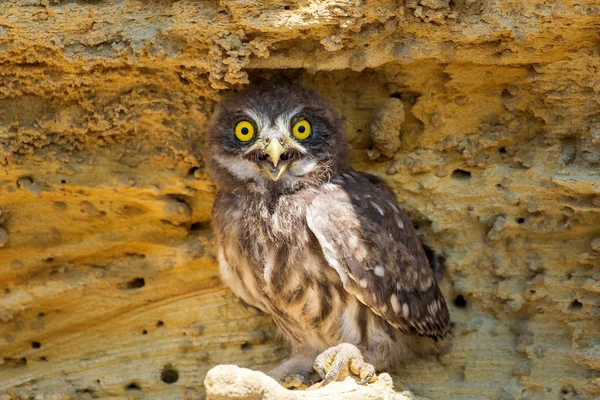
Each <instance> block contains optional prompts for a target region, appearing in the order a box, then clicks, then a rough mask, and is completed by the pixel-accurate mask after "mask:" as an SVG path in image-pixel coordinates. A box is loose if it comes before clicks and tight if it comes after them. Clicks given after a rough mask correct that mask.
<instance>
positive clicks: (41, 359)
mask: <svg viewBox="0 0 600 400" xmlns="http://www.w3.org/2000/svg"><path fill="white" fill-rule="evenodd" d="M40 361H48V359H47V358H46V357H40Z"/></svg>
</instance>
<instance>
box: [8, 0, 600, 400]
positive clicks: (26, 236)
mask: <svg viewBox="0 0 600 400" xmlns="http://www.w3.org/2000/svg"><path fill="white" fill-rule="evenodd" d="M599 22H600V7H599V5H598V3H597V1H596V0H582V1H578V2H568V1H565V0H557V1H552V2H548V1H542V0H532V1H526V2H517V1H493V0H468V1H466V0H465V1H447V0H407V1H403V2H399V1H396V0H381V1H368V2H367V1H359V0H336V1H318V0H306V1H299V2H295V1H284V2H280V1H271V0H265V1H255V2H249V1H239V0H235V1H191V0H182V1H153V2H144V1H134V0H119V1H117V0H107V1H62V0H27V1H25V0H6V1H3V2H2V5H1V6H0V46H1V48H2V51H1V52H0V61H1V62H0V73H1V75H2V85H0V399H2V400H4V399H40V400H42V399H87V398H102V399H121V398H134V399H138V398H139V399H143V398H148V399H151V398H152V399H158V398H160V399H196V398H204V397H205V396H206V390H205V388H204V381H205V377H206V374H207V372H208V371H209V370H210V369H211V368H213V367H215V366H217V365H219V364H236V365H238V366H240V367H243V368H250V369H252V370H254V371H267V370H268V369H270V368H271V367H273V366H274V365H276V364H277V363H278V362H280V361H281V360H283V359H285V358H286V357H287V356H288V349H287V348H286V346H285V344H282V343H280V342H279V341H278V340H277V339H276V331H275V329H274V326H273V323H272V321H271V319H270V318H269V316H267V315H262V314H260V313H258V312H257V311H255V310H253V309H251V308H246V307H244V306H243V305H242V304H241V303H240V302H239V301H238V299H237V298H236V297H235V296H233V295H232V294H231V292H230V291H229V290H228V289H227V288H226V287H224V286H223V285H222V283H221V282H220V280H219V278H218V268H217V262H216V259H215V254H214V248H213V239H212V233H211V230H210V210H211V206H212V202H213V199H214V196H215V193H216V188H215V186H214V184H213V183H212V182H210V180H209V179H208V176H207V173H206V170H205V165H204V157H203V154H202V152H203V147H204V141H205V138H206V136H207V131H206V127H207V119H208V118H209V117H210V114H211V111H212V109H213V106H214V105H215V103H216V102H217V101H219V99H221V98H222V97H223V96H224V95H225V94H226V93H227V92H228V91H229V90H237V89H239V88H242V87H243V86H245V85H246V84H248V83H253V82H260V81H265V80H291V81H298V82H300V83H302V84H304V85H306V86H309V87H312V88H315V89H317V90H318V91H320V92H321V93H322V94H323V95H324V96H325V97H326V99H327V100H328V101H330V102H331V104H332V105H333V106H334V108H335V109H336V110H337V111H338V112H339V114H340V115H341V117H342V121H343V124H344V129H345V133H346V135H347V137H348V140H349V143H350V147H351V161H352V164H353V166H354V167H355V168H356V169H358V170H363V171H370V172H372V173H375V174H378V175H380V176H382V177H384V178H385V179H387V181H388V182H389V183H390V184H391V186H392V187H393V188H394V190H395V191H396V193H397V195H398V199H399V201H400V202H401V203H402V204H403V205H404V208H405V209H406V210H407V212H408V213H409V214H410V216H411V218H412V220H413V222H414V224H415V226H416V227H417V231H418V233H419V235H420V236H421V237H422V240H423V241H424V242H425V243H427V244H428V245H429V246H431V247H432V248H433V249H435V250H436V251H438V252H440V253H442V254H443V255H444V256H445V257H446V260H447V271H446V274H445V276H444V278H443V280H442V281H441V284H440V286H441V289H442V291H443V292H444V294H445V296H446V298H447V299H448V302H449V306H450V312H451V318H452V320H453V321H454V322H455V324H456V330H455V335H454V336H455V337H454V340H453V348H452V350H451V351H450V352H449V353H448V354H445V355H443V356H440V357H437V358H435V357H434V358H427V359H420V360H409V361H407V362H406V364H404V365H403V366H401V367H400V368H399V369H398V370H396V371H389V373H390V375H391V377H392V378H393V381H394V388H395V389H394V390H395V392H397V394H400V393H402V391H404V390H407V391H410V392H411V393H414V395H415V396H422V397H425V398H428V399H561V398H562V399H594V398H597V397H599V396H600V371H599V369H600V341H599V340H598V337H599V332H600V313H599V310H600V308H599V306H600V289H599V288H600V268H599V267H600V251H599V250H598V249H599V248H600V245H599V244H598V238H599V237H600V174H599V172H600V114H599V111H598V110H600V89H599V88H600V74H599V73H598V66H599V65H600V51H599V49H600V47H599V41H598V33H597V30H598V29H597V28H598V24H599ZM390 99H393V100H390ZM391 103H393V104H394V107H393V108H394V109H396V110H398V113H399V112H400V110H402V112H403V117H402V118H400V116H399V114H398V115H396V114H394V115H391V114H387V117H390V118H389V119H390V120H391V119H394V118H391V117H396V118H395V119H394V120H395V121H396V122H395V123H397V124H398V126H395V127H389V126H387V125H385V126H382V127H380V128H377V129H379V130H378V131H377V130H376V132H374V133H377V134H379V133H381V136H378V135H373V132H372V131H371V126H372V122H373V121H374V118H375V114H376V112H377V110H383V109H387V108H386V106H385V105H386V104H387V105H389V104H391ZM382 107H383V108H382ZM383 120H384V121H386V120H387V119H386V118H384V119H383ZM376 121H378V120H376ZM375 125H377V124H375ZM377 126H378V125H377ZM390 132H391V134H390ZM396 132H397V133H398V135H399V136H395V135H396ZM382 150H383V151H384V153H382V154H383V155H386V157H374V156H375V155H377V154H375V152H376V151H378V152H381V151H382ZM234 370H235V369H234ZM217 371H219V370H217ZM235 371H237V372H236V374H237V373H238V372H239V373H240V374H242V375H243V374H247V373H248V374H250V375H249V376H254V377H256V376H261V378H256V379H263V378H266V377H264V375H253V374H255V373H256V374H258V372H252V371H250V372H247V371H248V370H239V371H238V370H235ZM243 371H245V372H243ZM242 372H243V373H242ZM242 375H240V376H242ZM240 376H237V375H234V376H232V377H231V379H237V378H240ZM243 376H247V375H243ZM236 377H237V378H236ZM240 379H241V378H240ZM386 385H387V384H386ZM324 389H325V388H324ZM277 390H278V389H277ZM341 390H342V389H341ZM382 390H392V389H391V386H386V387H385V388H382ZM340 393H341V392H340ZM380 393H384V392H380ZM390 393H391V392H390ZM395 395H396V394H394V396H395ZM298 396H299V397H300V398H305V397H302V396H304V395H303V394H298ZM390 396H392V394H390ZM407 396H408V395H407ZM253 398H260V396H259V397H253Z"/></svg>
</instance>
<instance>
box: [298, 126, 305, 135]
mask: <svg viewBox="0 0 600 400" xmlns="http://www.w3.org/2000/svg"><path fill="white" fill-rule="evenodd" d="M305 130H306V128H305V127H304V126H303V125H300V126H299V127H298V132H300V133H304V131H305Z"/></svg>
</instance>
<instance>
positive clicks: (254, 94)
mask: <svg viewBox="0 0 600 400" xmlns="http://www.w3.org/2000/svg"><path fill="white" fill-rule="evenodd" d="M208 135H209V139H208V158H209V168H210V171H211V175H212V177H213V179H214V180H216V182H217V183H218V184H219V185H220V186H221V187H222V188H229V189H234V188H241V187H246V188H249V189H252V190H254V191H263V190H275V191H279V192H290V191H295V190H298V189H300V188H302V187H307V186H311V185H318V184H321V183H323V182H326V181H327V180H329V179H330V178H331V177H332V176H333V175H334V174H335V173H336V172H338V171H339V170H341V169H345V168H347V166H348V155H347V145H346V139H345V137H344V133H343V131H342V128H341V123H340V121H339V119H338V117H337V115H336V114H335V112H334V111H333V110H332V108H331V107H330V106H329V104H327V102H326V101H325V100H324V99H323V98H322V97H321V96H320V95H319V94H318V93H317V92H315V91H314V90H311V89H307V88H304V87H301V86H297V85H292V84H275V83H270V84H263V85H260V86H255V87H252V88H250V89H248V90H246V91H244V92H240V93H236V94H233V95H231V96H229V97H228V98H226V99H225V100H223V101H221V102H220V103H219V104H218V105H217V107H216V110H215V112H214V115H213V117H212V120H211V123H210V126H209V132H208Z"/></svg>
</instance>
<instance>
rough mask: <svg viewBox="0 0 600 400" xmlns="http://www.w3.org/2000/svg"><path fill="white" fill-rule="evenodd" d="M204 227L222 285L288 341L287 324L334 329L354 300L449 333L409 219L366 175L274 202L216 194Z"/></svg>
mask: <svg viewBox="0 0 600 400" xmlns="http://www.w3.org/2000/svg"><path fill="white" fill-rule="evenodd" d="M213 225H214V228H215V232H216V236H217V239H218V247H219V249H220V251H221V252H222V253H223V254H222V257H223V258H224V260H223V262H221V264H222V265H221V269H222V270H221V274H222V276H223V277H224V279H225V280H226V283H227V284H228V285H229V286H230V287H232V289H233V290H234V292H235V293H236V295H238V296H239V297H241V298H242V299H243V300H245V301H246V302H248V303H250V304H252V305H255V306H257V307H259V308H261V309H263V310H265V311H267V312H269V313H270V314H272V315H273V316H274V318H275V321H276V322H277V324H278V325H279V326H280V327H282V328H283V330H284V331H285V332H286V333H287V334H288V336H290V337H291V338H292V339H294V336H301V335H302V333H300V332H299V331H297V330H296V331H294V330H293V329H291V328H290V327H292V326H294V325H298V321H302V322H303V323H304V322H306V321H308V322H307V326H301V327H300V329H304V330H306V329H308V328H310V327H311V326H313V327H316V326H320V325H323V324H325V325H327V327H326V328H331V329H332V331H334V330H335V329H334V325H335V323H334V322H332V320H331V318H332V317H333V316H335V315H338V318H339V319H343V318H344V317H343V315H344V304H346V305H347V304H349V303H351V302H352V303H354V302H355V299H356V300H358V301H359V302H360V303H362V304H364V305H366V306H367V307H368V308H369V309H370V310H372V312H373V313H374V314H376V315H378V316H379V317H380V318H381V319H382V320H383V321H385V323H384V322H383V321H382V323H383V324H384V325H385V324H389V326H390V327H393V328H396V329H399V330H400V331H402V332H404V333H407V334H414V335H419V336H428V337H431V338H433V339H439V338H444V336H445V335H446V334H447V332H448V330H449V315H448V310H447V307H446V303H445V301H444V298H443V296H442V294H441V292H440V290H439V288H438V286H437V283H436V281H435V278H434V276H433V273H432V270H431V268H430V267H429V265H428V261H427V258H426V256H425V253H424V251H423V248H422V247H421V243H420V241H419V239H418V237H417V236H416V233H415V232H414V229H413V227H412V224H411V222H410V219H409V218H408V216H407V215H406V214H405V212H404V211H403V210H402V209H401V208H400V206H399V205H398V203H397V201H396V199H395V196H394V194H393V192H392V190H391V189H390V188H389V186H387V185H386V184H385V183H384V182H383V181H381V180H379V179H378V178H376V177H374V176H372V175H369V174H364V173H358V172H354V171H349V172H345V173H342V174H339V175H337V176H336V177H334V178H333V179H332V180H331V181H330V183H326V184H324V185H322V186H320V187H317V188H310V189H304V190H302V191H299V192H298V193H295V194H291V195H286V196H281V197H279V199H278V200H277V203H276V206H275V207H273V206H272V205H269V204H267V203H266V200H265V198H263V197H260V196H256V195H254V196H251V197H248V196H245V195H244V196H239V195H234V194H233V193H232V192H228V193H219V196H218V197H217V200H216V202H215V208H214V212H213ZM223 264H226V265H227V270H226V271H223ZM360 312H361V313H362V311H360ZM359 316H360V315H359ZM379 317H375V318H379ZM361 318H365V317H364V315H363V316H362V317H361ZM294 321H296V323H294ZM323 329H325V328H323ZM323 329H322V330H323ZM319 335H321V336H323V335H326V333H323V332H321V333H319ZM362 336H364V334H363V335H362ZM297 339H298V340H301V339H300V338H297ZM314 340H319V339H318V338H314Z"/></svg>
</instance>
